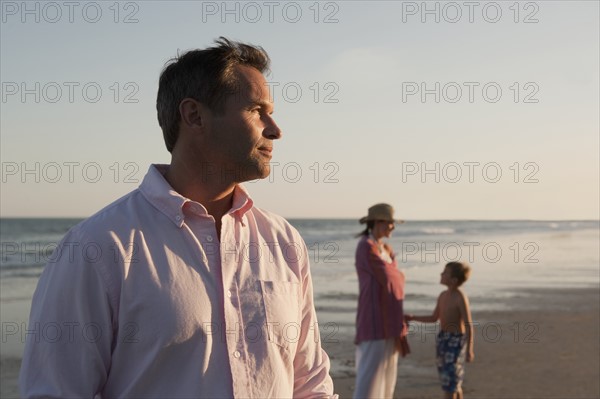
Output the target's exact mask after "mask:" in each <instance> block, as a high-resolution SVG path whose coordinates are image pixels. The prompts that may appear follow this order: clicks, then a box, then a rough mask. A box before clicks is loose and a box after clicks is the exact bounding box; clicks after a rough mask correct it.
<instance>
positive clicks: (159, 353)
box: [20, 38, 333, 398]
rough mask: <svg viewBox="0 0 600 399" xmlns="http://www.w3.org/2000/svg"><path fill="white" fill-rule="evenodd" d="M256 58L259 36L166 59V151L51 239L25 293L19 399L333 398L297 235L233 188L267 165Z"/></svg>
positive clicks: (270, 124) (265, 112)
mask: <svg viewBox="0 0 600 399" xmlns="http://www.w3.org/2000/svg"><path fill="white" fill-rule="evenodd" d="M268 66H269V58H268V56H267V54H266V53H265V52H264V50H263V49H262V48H259V47H253V46H249V45H245V44H241V43H236V42H230V41H228V40H227V39H224V38H221V39H220V40H218V41H217V44H216V46H215V47H212V48H208V49H205V50H194V51H190V52H188V53H185V54H183V55H181V56H180V57H178V59H176V60H174V61H173V62H172V63H171V64H170V65H168V66H167V67H166V68H165V70H164V71H163V73H162V75H161V77H160V82H159V90H158V99H157V110H158V120H159V124H160V126H161V128H162V130H163V134H164V138H165V143H166V145H167V149H168V150H169V151H170V152H171V154H172V160H171V164H170V165H168V166H167V165H153V166H151V167H150V169H149V171H148V174H147V175H146V177H145V178H144V180H143V182H142V184H141V185H140V187H139V188H138V189H137V190H135V191H133V192H131V193H130V194H128V195H126V196H125V197H123V198H121V199H119V200H117V201H116V202H114V203H112V204H111V205H109V206H108V207H106V208H104V209H103V210H101V211H100V212H99V213H97V214H96V215H94V216H92V217H90V218H89V219H87V220H85V221H83V222H82V223H80V224H79V225H77V226H75V227H74V228H73V229H71V230H70V231H69V233H67V235H66V237H65V238H64V239H63V241H62V242H61V244H60V246H59V247H58V248H57V250H56V251H55V254H54V255H53V259H52V261H51V262H49V264H48V265H47V266H46V268H45V270H44V273H43V275H42V277H41V278H40V281H39V284H38V288H37V290H36V292H35V295H34V298H33V304H32V310H31V318H30V324H29V326H28V330H29V334H28V337H27V343H26V349H25V354H24V359H23V366H22V370H21V375H20V387H21V394H22V396H23V397H37V396H43V397H72V398H74V397H93V396H95V395H98V396H100V397H109V398H113V397H114V398H117V397H119V398H121V397H125V398H127V397H129V398H149V397H155V398H167V397H168V398H181V397H185V398H200V397H210V398H218V397H222V398H226V397H227V398H229V397H255V398H266V397H277V398H283V397H307V398H308V397H332V395H333V392H332V391H333V384H332V380H331V378H330V377H329V374H328V371H329V359H328V357H327V355H326V354H325V352H324V351H323V350H322V349H321V346H320V342H319V333H318V326H317V324H316V323H317V319H316V315H315V310H314V305H313V300H312V282H311V277H310V273H309V265H308V254H307V250H306V246H305V244H304V242H303V241H302V238H301V237H300V235H299V234H298V232H297V231H296V230H295V229H294V228H293V227H291V226H290V225H289V224H288V223H287V222H286V221H285V220H284V219H283V218H281V217H278V216H276V215H273V214H271V213H268V212H266V211H263V210H260V209H258V208H256V207H254V205H253V202H252V200H251V199H250V197H249V196H248V193H247V192H246V191H245V189H244V188H243V187H242V186H241V185H239V183H240V182H242V181H247V180H253V179H257V178H264V177H266V176H268V174H269V161H270V159H271V154H272V151H273V141H274V140H276V139H279V138H280V137H281V130H280V129H279V127H278V126H277V124H276V123H275V121H274V119H273V116H272V113H273V103H272V101H271V99H270V97H269V90H268V86H267V84H266V81H265V78H264V76H263V73H264V72H265V71H266V70H267V69H268ZM49 326H50V327H49ZM56 331H57V332H58V333H55V332H56ZM50 335H51V336H50Z"/></svg>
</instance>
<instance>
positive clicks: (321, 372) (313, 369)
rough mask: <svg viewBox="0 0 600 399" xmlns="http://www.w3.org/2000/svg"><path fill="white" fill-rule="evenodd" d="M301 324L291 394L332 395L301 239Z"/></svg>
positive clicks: (316, 396) (309, 396)
mask: <svg viewBox="0 0 600 399" xmlns="http://www.w3.org/2000/svg"><path fill="white" fill-rule="evenodd" d="M302 250H303V254H302V259H303V260H304V262H302V263H301V270H300V272H301V277H302V288H301V289H302V292H301V294H302V326H301V331H300V337H299V341H298V349H297V351H296V357H295V358H294V398H331V399H337V398H338V395H334V394H333V380H332V379H331V377H330V376H329V368H330V362H329V356H327V353H325V351H324V350H323V348H322V347H321V340H320V334H319V327H318V324H317V315H316V311H315V306H314V302H313V287H312V278H311V275H310V265H309V261H308V259H309V258H308V251H307V249H306V245H305V244H304V241H302Z"/></svg>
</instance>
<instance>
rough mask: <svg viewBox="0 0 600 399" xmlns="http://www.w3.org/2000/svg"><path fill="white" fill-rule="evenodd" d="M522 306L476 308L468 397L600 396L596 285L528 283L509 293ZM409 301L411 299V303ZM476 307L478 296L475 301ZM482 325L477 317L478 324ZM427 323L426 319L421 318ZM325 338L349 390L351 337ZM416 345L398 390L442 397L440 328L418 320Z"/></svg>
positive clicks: (401, 370) (342, 387)
mask: <svg viewBox="0 0 600 399" xmlns="http://www.w3.org/2000/svg"><path fill="white" fill-rule="evenodd" d="M510 301H511V302H512V303H511V307H512V308H514V309H519V308H522V309H523V310H515V311H501V312H479V313H478V312H476V311H475V310H474V311H473V321H474V322H475V323H479V325H478V326H477V327H476V329H475V362H473V363H470V364H467V368H466V372H465V382H464V385H463V391H464V393H465V397H466V398H506V399H525V398H530V399H534V398H535V399H574V398H579V399H583V398H586V399H588V398H589V399H592V398H598V397H600V384H599V382H598V375H599V373H600V343H599V341H598V336H599V314H600V313H599V312H600V310H599V291H598V289H581V290H577V289H569V290H553V291H550V290H529V291H526V292H523V296H521V297H517V298H513V299H511V300H510ZM406 306H408V308H410V304H407V305H406ZM472 307H473V308H474V309H476V307H477V304H472ZM476 325H477V324H476ZM421 326H424V325H421ZM339 340H340V342H339V343H325V344H324V346H325V348H326V350H327V352H328V353H329V354H330V356H331V357H332V361H333V362H334V363H335V364H343V365H346V366H348V367H346V368H345V371H344V372H340V371H339V370H336V369H335V368H333V369H332V375H333V377H334V382H335V387H336V392H337V393H339V394H340V397H342V398H351V397H352V392H353V387H354V375H353V373H351V372H349V371H348V370H349V369H351V367H353V365H354V346H353V345H352V337H343V336H340V338H339ZM409 342H410V345H411V351H412V353H411V354H410V355H409V356H408V357H406V358H404V359H401V360H400V362H399V366H398V383H397V385H396V391H395V395H394V397H395V398H406V399H409V398H413V399H417V398H441V397H442V393H441V389H440V387H439V384H438V378H437V371H436V369H435V363H434V351H435V349H434V348H435V347H434V332H433V330H432V329H431V325H429V326H428V329H427V330H425V329H424V327H423V328H418V327H416V328H415V327H412V328H411V335H410V337H409Z"/></svg>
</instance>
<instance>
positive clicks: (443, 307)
mask: <svg viewBox="0 0 600 399" xmlns="http://www.w3.org/2000/svg"><path fill="white" fill-rule="evenodd" d="M468 301H469V300H468V298H467V295H466V294H465V293H464V292H463V291H462V290H461V289H459V288H456V289H452V288H449V289H447V290H446V291H444V292H442V293H441V294H440V296H439V297H438V304H437V307H438V312H439V313H438V314H439V320H440V328H441V330H442V331H446V332H450V333H461V334H464V333H465V331H466V328H465V320H466V319H467V317H468V316H467V315H468V312H467V310H468V308H469V304H468Z"/></svg>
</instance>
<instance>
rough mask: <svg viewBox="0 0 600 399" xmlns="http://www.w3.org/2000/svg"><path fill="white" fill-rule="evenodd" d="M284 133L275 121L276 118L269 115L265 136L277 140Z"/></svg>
mask: <svg viewBox="0 0 600 399" xmlns="http://www.w3.org/2000/svg"><path fill="white" fill-rule="evenodd" d="M282 135H283V132H282V131H281V129H280V128H279V126H278V125H277V123H276V122H275V119H273V117H272V116H271V115H269V116H268V117H267V123H266V127H265V129H264V131H263V136H264V137H266V138H268V139H271V140H277V139H280V138H281V136H282Z"/></svg>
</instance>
